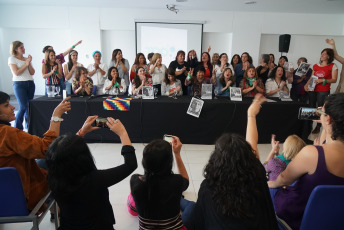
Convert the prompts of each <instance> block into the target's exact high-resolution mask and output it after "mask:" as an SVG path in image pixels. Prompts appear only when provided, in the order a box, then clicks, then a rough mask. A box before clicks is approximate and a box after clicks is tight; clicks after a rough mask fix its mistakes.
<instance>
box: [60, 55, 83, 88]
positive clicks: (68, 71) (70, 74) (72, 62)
mask: <svg viewBox="0 0 344 230" xmlns="http://www.w3.org/2000/svg"><path fill="white" fill-rule="evenodd" d="M81 66H83V65H82V64H80V63H79V62H78V52H77V51H76V50H72V51H70V52H69V55H68V62H67V63H66V64H65V65H64V66H63V69H64V75H65V78H66V82H65V84H66V91H67V94H69V95H70V94H72V84H73V79H74V77H75V72H76V69H77V68H78V67H81Z"/></svg>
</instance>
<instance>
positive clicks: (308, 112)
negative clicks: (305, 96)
mask: <svg viewBox="0 0 344 230" xmlns="http://www.w3.org/2000/svg"><path fill="white" fill-rule="evenodd" d="M316 110H317V109H316V108H306V107H301V108H300V110H299V116H298V118H299V119H300V120H320V116H319V114H318V113H317V111H316Z"/></svg>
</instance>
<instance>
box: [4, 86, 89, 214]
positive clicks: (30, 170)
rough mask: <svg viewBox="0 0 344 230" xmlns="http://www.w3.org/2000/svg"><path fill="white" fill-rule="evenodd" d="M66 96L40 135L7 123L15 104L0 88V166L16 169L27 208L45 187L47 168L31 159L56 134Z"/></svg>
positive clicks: (42, 151) (40, 153)
mask: <svg viewBox="0 0 344 230" xmlns="http://www.w3.org/2000/svg"><path fill="white" fill-rule="evenodd" d="M68 100H69V97H67V98H66V99H64V100H63V101H62V102H61V103H60V104H59V105H58V106H57V107H56V108H55V109H54V112H53V114H52V119H51V121H50V127H49V130H48V131H47V132H46V133H45V134H44V137H43V138H40V137H37V136H35V135H31V134H28V133H26V132H24V131H22V130H20V129H17V128H14V127H11V124H10V122H12V121H14V120H15V119H16V116H15V114H14V109H15V108H14V106H12V105H11V104H10V96H9V95H8V94H6V93H4V92H1V91H0V167H14V168H16V169H17V170H18V172H19V175H20V178H21V181H22V184H23V189H24V194H25V197H26V201H27V208H28V210H30V211H32V210H33V209H34V207H35V206H36V204H37V203H38V202H39V201H40V200H41V199H42V198H43V196H45V195H46V193H47V192H48V191H49V188H48V184H47V181H46V175H47V171H46V170H44V169H42V168H40V167H39V166H38V164H37V163H36V161H35V159H41V158H44V156H45V152H46V150H47V149H48V146H49V145H50V144H51V142H52V141H53V140H54V139H55V138H57V137H58V136H59V133H60V124H61V121H62V120H63V119H61V116H62V115H63V114H64V112H66V111H69V110H70V108H71V106H70V102H69V101H68ZM84 132H85V131H84Z"/></svg>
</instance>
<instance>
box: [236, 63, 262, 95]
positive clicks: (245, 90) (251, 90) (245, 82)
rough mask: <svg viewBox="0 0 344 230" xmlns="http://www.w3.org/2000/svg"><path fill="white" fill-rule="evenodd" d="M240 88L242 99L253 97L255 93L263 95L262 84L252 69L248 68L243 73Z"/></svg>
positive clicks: (255, 71)
mask: <svg viewBox="0 0 344 230" xmlns="http://www.w3.org/2000/svg"><path fill="white" fill-rule="evenodd" d="M240 88H241V91H242V95H243V96H244V97H254V96H255V95H256V94H257V93H262V94H264V90H265V89H264V84H263V82H262V80H261V79H260V78H259V77H258V76H257V70H256V69H255V68H254V67H248V68H247V69H246V71H245V73H244V78H243V79H242V80H241V82H240Z"/></svg>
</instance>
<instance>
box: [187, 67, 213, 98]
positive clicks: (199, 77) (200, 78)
mask: <svg viewBox="0 0 344 230" xmlns="http://www.w3.org/2000/svg"><path fill="white" fill-rule="evenodd" d="M195 71H196V77H192V75H193V70H191V71H190V75H189V76H188V77H187V78H186V79H185V83H184V84H185V85H186V86H189V85H191V89H190V95H191V96H198V97H200V96H201V95H202V85H203V84H210V81H209V79H205V78H204V73H205V69H204V68H203V66H199V67H197V68H196V70H195Z"/></svg>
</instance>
